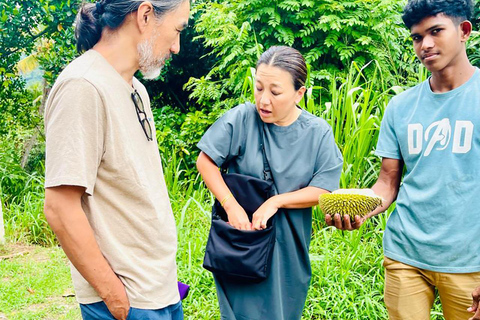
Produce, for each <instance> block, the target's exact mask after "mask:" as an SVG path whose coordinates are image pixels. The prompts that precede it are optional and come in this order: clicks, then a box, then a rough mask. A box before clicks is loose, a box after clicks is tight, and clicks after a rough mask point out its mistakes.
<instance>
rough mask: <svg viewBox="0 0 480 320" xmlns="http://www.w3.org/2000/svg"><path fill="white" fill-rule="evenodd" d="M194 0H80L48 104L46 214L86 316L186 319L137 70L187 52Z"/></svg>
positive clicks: (149, 71)
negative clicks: (66, 57) (69, 56)
mask: <svg viewBox="0 0 480 320" xmlns="http://www.w3.org/2000/svg"><path fill="white" fill-rule="evenodd" d="M189 11H190V3H189V1H187V0H162V1H160V0H151V1H135V0H103V1H99V2H97V3H96V4H84V5H83V6H82V8H81V9H80V12H79V14H78V18H77V22H76V23H77V24H76V36H77V47H78V49H79V51H81V52H83V51H86V52H85V53H84V54H83V55H82V56H80V57H79V58H78V59H76V60H75V61H73V62H72V63H71V64H70V65H68V66H67V67H66V68H65V70H64V71H63V72H62V74H61V75H60V76H59V78H58V80H57V81H56V83H55V85H54V87H53V88H52V91H51V93H50V96H49V99H48V103H47V109H46V113H45V130H46V141H47V142H46V150H47V151H46V152H47V156H46V179H45V188H46V191H45V215H46V217H47V220H48V222H49V224H50V225H51V227H52V229H53V230H54V231H55V233H56V235H57V237H58V239H59V241H60V243H61V245H62V247H63V249H64V251H65V253H66V254H67V256H68V258H69V259H70V261H71V262H72V278H73V282H74V286H75V290H76V294H77V298H78V301H79V303H80V306H81V311H82V316H83V317H84V319H127V317H128V319H162V320H163V319H168V320H171V319H175V320H176V319H182V318H183V312H182V307H181V303H180V302H179V300H180V298H179V294H178V289H177V282H176V280H177V274H176V264H175V255H176V249H177V237H176V230H175V221H174V218H173V214H172V210H171V206H170V202H169V199H168V193H167V189H166V186H165V181H164V179H163V172H162V168H161V163H160V156H159V152H158V148H157V144H156V137H155V127H154V123H153V120H152V118H153V117H152V113H151V110H150V101H149V97H148V94H147V91H146V90H145V87H144V86H143V85H142V84H141V83H140V82H139V81H138V80H137V79H136V78H134V76H133V75H134V73H135V72H136V71H137V70H140V71H141V72H142V73H143V75H144V76H145V77H147V78H155V77H156V76H158V75H159V72H160V69H161V68H162V66H163V64H164V62H165V60H166V59H168V58H169V56H170V55H171V54H172V53H173V54H175V53H177V52H178V51H179V50H180V42H179V34H180V32H181V31H182V29H183V28H184V27H185V26H186V24H187V22H188V16H189Z"/></svg>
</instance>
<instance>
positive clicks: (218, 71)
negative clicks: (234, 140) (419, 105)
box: [188, 0, 412, 109]
mask: <svg viewBox="0 0 480 320" xmlns="http://www.w3.org/2000/svg"><path fill="white" fill-rule="evenodd" d="M402 4H403V1H398V0H369V1H363V0H362V1H360V0H350V1H348V0H344V1H333V0H301V1H292V0H274V1H268V2H266V1H262V0H234V1H228V2H221V3H216V2H211V3H206V4H203V5H201V6H200V7H199V10H201V12H202V15H201V16H200V18H199V19H198V20H197V24H196V26H195V28H196V29H197V31H198V32H199V33H200V36H199V37H198V38H199V39H201V40H202V41H203V43H204V45H205V46H207V47H209V48H211V49H212V52H211V54H212V55H215V56H216V57H218V59H219V60H218V62H217V64H216V65H215V66H214V68H212V70H211V71H210V72H209V73H208V74H207V75H206V76H205V77H202V78H199V79H191V80H190V82H189V84H188V88H191V89H192V88H193V93H192V95H191V97H192V98H195V99H196V100H197V101H198V103H200V104H202V105H206V106H208V105H209V102H212V101H213V102H216V104H215V105H214V106H213V109H215V108H216V107H218V105H219V104H220V103H221V104H223V105H224V106H227V107H230V106H231V105H234V104H236V103H238V98H233V100H234V101H226V100H227V99H225V97H228V98H230V97H232V96H234V97H235V96H236V97H238V96H239V93H240V91H241V87H242V83H243V81H242V80H243V75H244V74H245V72H246V71H247V70H248V68H249V67H251V66H254V65H255V63H256V61H257V59H258V56H259V54H260V53H261V52H263V51H264V50H265V49H267V48H269V47H270V46H272V45H282V44H283V45H289V46H293V47H295V48H296V49H298V50H299V51H300V52H302V54H303V55H304V56H305V59H306V61H307V63H308V64H310V65H311V66H312V70H314V71H312V73H311V79H312V83H313V84H315V85H322V84H323V83H324V82H325V81H324V80H328V79H331V77H332V76H333V75H334V74H337V75H338V74H342V73H343V74H344V73H345V72H344V70H348V68H349V65H350V62H351V61H355V62H356V63H357V64H359V65H363V64H365V63H366V62H368V61H371V60H374V59H375V60H377V61H379V62H378V63H379V64H381V67H382V70H383V72H384V73H385V74H384V78H385V80H386V81H387V82H394V83H397V82H398V80H399V78H402V77H403V76H405V75H406V74H408V73H409V72H411V71H412V64H411V58H410V57H411V52H412V51H411V48H410V49H409V50H407V52H408V53H409V54H408V55H407V56H405V54H404V52H405V47H411V46H410V43H409V42H408V43H406V42H405V39H407V37H408V31H407V30H406V29H405V28H404V27H403V26H402V25H401V24H400V23H401V19H400V15H399V13H400V12H401V10H402Z"/></svg>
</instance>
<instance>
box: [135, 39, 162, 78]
mask: <svg viewBox="0 0 480 320" xmlns="http://www.w3.org/2000/svg"><path fill="white" fill-rule="evenodd" d="M157 38H158V36H153V37H152V39H149V40H145V41H143V42H141V43H139V44H138V46H137V50H138V55H139V57H140V61H139V62H138V64H139V66H140V67H139V69H140V72H141V73H142V75H143V78H144V79H147V80H151V79H156V78H158V77H159V76H160V73H161V71H162V68H163V66H164V65H165V60H166V58H165V57H163V58H160V59H157V58H155V57H154V55H153V47H154V45H155V42H156V40H157Z"/></svg>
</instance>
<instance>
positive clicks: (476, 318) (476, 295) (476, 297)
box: [468, 286, 480, 320]
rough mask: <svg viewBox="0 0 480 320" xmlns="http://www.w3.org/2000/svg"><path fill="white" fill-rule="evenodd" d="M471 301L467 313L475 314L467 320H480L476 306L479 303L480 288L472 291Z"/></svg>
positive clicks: (478, 309)
mask: <svg viewBox="0 0 480 320" xmlns="http://www.w3.org/2000/svg"><path fill="white" fill-rule="evenodd" d="M472 299H473V303H472V306H471V307H470V308H468V312H472V313H475V315H474V316H473V317H471V318H470V319H468V320H480V307H479V306H478V304H479V301H480V286H478V287H477V288H476V289H475V290H473V292H472Z"/></svg>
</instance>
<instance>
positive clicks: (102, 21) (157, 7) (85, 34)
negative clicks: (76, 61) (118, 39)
mask: <svg viewBox="0 0 480 320" xmlns="http://www.w3.org/2000/svg"><path fill="white" fill-rule="evenodd" d="M185 1H188V0H150V1H148V2H150V3H151V4H152V6H153V8H154V11H155V16H156V17H157V18H158V19H161V18H162V16H163V15H165V14H166V13H167V12H169V11H172V10H175V9H177V8H178V7H180V5H181V4H182V3H184V2H185ZM143 2H145V0H100V1H97V2H96V3H83V4H82V5H81V7H80V10H79V11H78V15H77V18H76V21H75V37H76V39H77V50H78V52H83V51H87V50H89V49H91V48H92V47H93V46H94V45H95V44H96V43H97V42H98V41H99V40H100V37H101V35H102V31H103V29H104V28H108V29H110V30H115V29H117V28H118V27H120V26H121V25H122V23H123V21H124V20H125V17H126V16H127V15H128V14H130V13H132V12H134V11H137V10H138V7H139V6H140V4H142V3H143Z"/></svg>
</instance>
